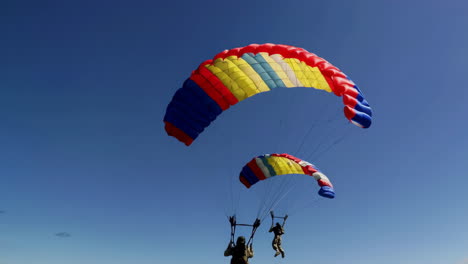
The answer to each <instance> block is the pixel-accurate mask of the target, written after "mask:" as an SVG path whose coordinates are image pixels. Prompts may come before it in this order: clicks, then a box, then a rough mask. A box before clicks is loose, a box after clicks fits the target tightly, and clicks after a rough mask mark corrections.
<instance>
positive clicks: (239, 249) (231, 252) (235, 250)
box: [224, 236, 254, 264]
mask: <svg viewBox="0 0 468 264" xmlns="http://www.w3.org/2000/svg"><path fill="white" fill-rule="evenodd" d="M224 256H225V257H228V256H232V258H231V264H249V258H252V257H253V256H254V252H253V248H252V244H250V245H249V246H247V245H246V244H245V237H243V236H239V237H238V238H237V242H236V243H235V244H234V242H233V241H232V240H231V241H229V245H228V247H227V249H226V250H225V251H224Z"/></svg>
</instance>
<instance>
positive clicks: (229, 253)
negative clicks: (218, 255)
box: [224, 242, 232, 257]
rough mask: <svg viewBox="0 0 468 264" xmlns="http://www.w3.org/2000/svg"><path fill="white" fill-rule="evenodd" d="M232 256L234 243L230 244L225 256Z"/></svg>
mask: <svg viewBox="0 0 468 264" xmlns="http://www.w3.org/2000/svg"><path fill="white" fill-rule="evenodd" d="M231 255H232V243H231V242H229V245H228V247H227V248H226V250H224V256H225V257H228V256H231Z"/></svg>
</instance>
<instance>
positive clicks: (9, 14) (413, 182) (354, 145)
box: [0, 0, 468, 264]
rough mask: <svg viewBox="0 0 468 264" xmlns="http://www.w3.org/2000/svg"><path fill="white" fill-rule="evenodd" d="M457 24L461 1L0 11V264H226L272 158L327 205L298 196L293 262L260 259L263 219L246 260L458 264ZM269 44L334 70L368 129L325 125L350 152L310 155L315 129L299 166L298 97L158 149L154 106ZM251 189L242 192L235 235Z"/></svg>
mask: <svg viewBox="0 0 468 264" xmlns="http://www.w3.org/2000/svg"><path fill="white" fill-rule="evenodd" d="M467 12H468V4H467V3H466V2H465V1H455V0H449V1H444V2H443V3H442V2H440V1H276V0H272V1H237V2H235V3H234V2H223V1H199V2H196V1H181V2H177V1H167V2H155V1H40V2H39V1H2V2H1V3H0V32H1V35H2V38H1V41H0V58H1V59H0V113H1V114H0V121H1V124H2V126H1V127H2V129H0V146H1V150H0V177H1V178H0V179H1V184H0V210H1V211H2V213H1V214H0V234H1V235H0V264H23V263H34V264H42V263H44V264H45V263H47V264H55V263H57V264H59V263H60V264H61V263H68V264H74V263H90V264H93V263H96V264H106V263H119V264H120V263H122V264H126V263H141V264H149V263H168V264H170V263H183V262H188V261H190V262H192V263H228V261H229V259H228V258H225V257H224V256H223V255H222V253H223V250H224V249H225V247H226V245H227V244H228V240H229V230H230V229H229V225H228V222H227V221H226V213H227V212H229V210H230V209H231V208H230V205H231V202H232V201H233V199H232V197H230V195H229V194H230V189H229V188H230V187H231V186H234V187H236V186H237V185H236V184H238V183H237V182H235V181H233V178H235V177H236V176H237V173H238V172H239V170H240V168H241V167H242V166H243V164H244V163H245V162H247V161H249V160H250V159H251V158H252V157H253V156H255V155H259V154H263V153H270V152H289V153H291V154H296V155H298V157H304V158H309V157H310V158H313V159H314V160H309V161H310V162H312V163H314V164H316V165H317V166H318V167H319V168H321V169H322V170H323V171H324V172H325V173H326V174H327V175H328V176H329V177H330V179H331V180H332V182H333V183H334V185H335V187H336V192H337V197H336V199H334V200H327V201H324V200H317V199H316V196H317V195H316V191H317V190H318V187H317V186H316V185H310V186H311V188H312V192H311V195H309V197H308V198H310V199H311V201H317V202H316V203H314V205H313V206H312V207H307V208H306V209H304V210H302V211H300V212H298V213H297V214H295V215H292V216H291V217H290V219H288V224H287V229H286V232H287V233H286V234H285V236H284V248H285V249H286V253H287V257H286V258H285V259H284V260H278V259H274V258H273V253H274V252H273V250H272V249H271V247H270V242H271V238H272V237H271V234H268V233H267V232H266V231H267V228H268V225H269V224H270V222H268V221H269V220H268V219H266V220H267V221H266V222H265V223H264V224H263V225H262V226H261V227H260V229H259V231H258V234H257V235H256V238H255V244H254V246H255V253H256V256H255V257H254V259H253V260H252V261H251V263H273V262H274V263H277V262H280V263H311V262H312V263H324V262H326V263H330V264H338V263H360V264H370V263H380V264H387V263H401V264H419V263H421V264H432V263H434V264H439V263H444V264H461V263H466V259H468V253H467V252H468V240H467V237H468V228H467V227H466V223H467V222H468V214H467V211H468V210H467V209H468V208H467V203H466V201H467V200H468V193H467V192H466V186H468V178H467V177H466V176H467V173H466V169H465V167H464V165H465V164H466V156H467V149H468V136H467V132H466V131H468V125H467V124H466V122H464V121H465V120H466V116H465V115H466V113H467V111H468V109H467V107H466V98H468V92H467V89H465V83H466V81H465V75H466V73H467V72H468V60H467V58H468V52H467V51H466V47H468V35H467V34H466V28H468V17H467V16H466V14H467ZM267 42H271V43H282V44H289V45H295V46H299V47H302V48H305V49H307V50H309V51H311V52H314V53H316V54H317V55H319V56H321V57H323V58H325V59H327V60H328V61H330V62H331V63H333V64H334V65H336V66H337V67H339V68H340V69H342V70H343V71H344V72H345V73H346V74H347V75H349V76H350V77H351V78H352V79H353V80H354V81H355V82H356V83H357V84H358V85H359V87H360V88H361V89H362V90H363V92H364V94H365V96H366V98H367V100H368V101H369V102H370V104H371V106H372V107H373V110H374V113H375V115H374V123H373V126H372V127H371V128H369V129H368V130H361V129H359V128H355V127H350V126H349V125H347V123H346V120H345V119H344V117H343V116H342V114H341V113H340V110H339V109H338V111H337V112H336V113H337V114H336V116H337V120H338V121H342V123H343V124H342V125H340V126H343V127H344V128H343V129H344V130H343V131H346V132H341V130H337V131H339V132H340V133H345V135H346V137H345V138H344V140H342V141H341V142H340V143H338V144H336V145H333V144H331V143H329V142H332V141H333V140H335V139H336V137H333V136H330V137H328V138H327V140H329V141H328V143H327V144H328V145H332V148H331V149H330V150H328V151H324V152H323V154H321V155H319V156H317V155H315V156H314V155H311V153H312V150H313V146H314V144H317V142H318V141H320V139H319V138H320V137H318V136H316V135H319V134H320V135H327V132H326V131H325V130H322V128H320V130H319V131H317V134H313V135H311V136H310V137H309V138H308V139H307V141H306V142H305V143H306V146H307V147H306V148H305V149H303V150H301V151H298V149H299V145H300V144H301V143H302V141H301V139H300V138H302V136H303V135H304V133H305V131H306V130H307V129H308V128H309V126H308V125H305V123H307V122H305V121H307V120H311V121H313V120H317V118H318V117H317V116H318V115H317V113H321V111H320V109H321V107H322V106H323V105H322V104H321V103H320V102H321V100H322V99H320V100H318V101H317V100H316V99H315V97H313V96H312V95H309V94H307V93H306V91H303V90H298V91H294V93H293V94H292V93H291V92H290V93H287V92H272V93H271V94H268V95H262V96H258V98H252V100H247V101H246V102H243V103H242V104H239V105H237V106H236V107H233V108H232V109H229V110H228V111H226V112H225V113H224V114H223V115H222V116H220V118H219V119H218V120H216V121H215V122H214V123H213V124H212V126H210V127H209V128H208V129H207V130H206V131H205V132H204V133H203V134H202V135H201V136H200V137H199V138H198V139H197V141H196V142H195V143H194V144H193V145H192V146H191V147H188V148H187V147H186V146H184V145H183V144H181V143H180V142H178V141H176V140H175V139H174V138H172V137H169V136H167V135H166V133H165V131H164V128H163V123H162V118H163V116H164V113H165V107H166V105H167V104H168V102H169V101H170V100H171V98H172V95H173V94H174V93H175V91H176V90H177V89H178V88H179V87H180V86H181V85H182V83H183V81H184V80H185V79H186V78H187V77H188V76H189V75H190V72H191V71H192V70H194V69H195V68H196V67H197V66H198V65H199V63H201V62H202V61H204V60H206V59H210V58H212V57H213V56H214V55H215V54H216V53H218V52H220V51H222V50H224V49H229V48H234V47H240V46H244V45H248V44H250V43H267ZM288 92H289V91H288ZM291 94H292V95H291ZM317 94H318V93H317ZM314 96H315V95H314ZM317 96H319V95H317ZM325 97H326V96H325ZM325 97H324V98H325ZM328 99H330V100H331V101H334V102H338V103H339V99H338V98H336V97H333V96H332V97H327V99H326V100H328ZM314 100H315V101H314ZM323 100H325V99H323ZM340 129H341V128H340ZM314 133H315V132H314ZM309 151H310V152H309ZM295 152H297V153H295ZM300 154H302V155H304V156H301V155H300ZM251 191H253V192H251ZM255 191H256V190H255V189H252V190H249V192H245V191H243V190H241V189H240V188H238V189H237V195H240V196H241V197H242V199H240V200H237V201H236V202H239V215H238V216H239V219H242V220H240V221H245V222H248V221H250V219H252V218H254V217H255V214H256V210H257V208H256V203H255V201H254V200H255V199H256V197H257V194H255V193H254V192H255ZM302 191H303V192H304V193H306V190H305V189H304V188H303V190H302ZM299 193H300V192H299ZM305 197H306V198H302V199H307V195H305ZM301 202H303V200H301ZM239 231H240V233H239V234H243V235H248V233H249V231H248V230H247V229H240V230H239ZM61 232H66V233H69V234H71V236H70V237H58V236H56V235H55V234H57V233H61ZM464 261H465V262H464Z"/></svg>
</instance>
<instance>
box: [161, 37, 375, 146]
mask: <svg viewBox="0 0 468 264" xmlns="http://www.w3.org/2000/svg"><path fill="white" fill-rule="evenodd" d="M294 87H305V88H314V89H318V90H323V91H326V92H329V93H332V92H333V93H334V94H335V95H337V96H339V97H342V100H343V104H344V115H345V117H346V118H347V119H348V120H349V121H350V122H352V123H353V124H355V125H356V126H359V127H362V128H368V127H369V126H370V125H371V122H372V121H371V116H372V110H371V108H370V106H369V104H368V103H367V101H366V100H365V99H364V96H363V94H362V93H361V91H360V90H359V88H358V87H357V86H356V84H354V82H353V81H351V80H350V79H349V78H348V77H347V76H346V75H345V74H344V73H343V72H342V71H341V70H339V69H338V68H337V67H335V66H333V65H332V64H330V63H329V62H327V61H326V60H324V59H322V58H320V57H318V56H317V55H315V54H313V53H310V52H308V51H306V50H304V49H302V48H297V47H293V46H288V45H275V44H262V45H259V44H251V45H248V46H245V47H240V48H235V49H231V50H225V51H223V52H221V53H219V54H217V55H216V56H215V57H214V58H213V59H212V60H207V61H205V62H203V63H201V64H200V66H199V67H198V68H197V69H196V70H195V71H193V72H192V74H191V76H190V77H189V78H188V79H187V80H186V81H185V82H184V84H183V86H182V88H180V89H179V90H178V91H177V92H176V93H175V95H174V96H173V98H172V101H171V102H170V103H169V105H168V106H167V109H166V114H165V116H164V123H165V129H166V131H167V133H168V134H169V135H171V136H174V137H175V138H177V139H178V140H180V141H181V142H183V143H185V144H186V145H187V146H189V145H190V144H192V142H193V141H194V140H195V139H196V138H197V137H198V135H199V134H200V133H202V132H203V130H204V129H205V128H206V127H208V126H209V125H210V124H211V122H213V121H214V120H215V119H216V117H217V116H218V115H220V114H221V113H222V112H223V111H224V110H227V109H228V108H229V107H230V106H232V105H235V104H237V103H238V102H240V101H243V100H245V99H247V98H249V97H251V96H254V95H256V94H259V93H262V92H268V91H271V90H272V89H276V88H294Z"/></svg>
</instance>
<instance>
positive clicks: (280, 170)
mask: <svg viewBox="0 0 468 264" xmlns="http://www.w3.org/2000/svg"><path fill="white" fill-rule="evenodd" d="M287 174H302V175H309V176H312V177H313V178H314V179H315V180H317V183H318V185H319V186H320V190H319V192H318V194H319V195H320V196H323V197H326V198H330V199H332V198H335V190H334V189H333V185H332V184H331V182H330V180H329V179H328V177H327V176H325V174H323V173H322V172H320V171H319V170H318V169H317V167H315V166H314V165H313V164H311V163H309V162H307V161H304V160H301V159H299V158H296V157H294V156H292V155H289V154H286V153H284V154H265V155H261V156H258V157H255V158H253V159H252V160H251V161H250V162H248V163H247V164H246V165H245V166H244V167H243V168H242V171H241V173H240V175H239V180H240V181H241V182H242V184H244V185H245V187H247V188H250V187H251V186H252V185H254V184H256V183H257V182H259V181H263V180H267V179H270V178H272V177H275V176H280V175H287Z"/></svg>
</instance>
